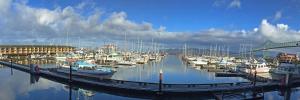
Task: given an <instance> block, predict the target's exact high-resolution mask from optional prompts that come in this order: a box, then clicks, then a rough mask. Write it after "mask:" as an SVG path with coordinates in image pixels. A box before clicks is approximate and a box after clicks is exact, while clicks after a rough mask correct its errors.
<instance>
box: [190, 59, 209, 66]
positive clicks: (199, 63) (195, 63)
mask: <svg viewBox="0 0 300 100" xmlns="http://www.w3.org/2000/svg"><path fill="white" fill-rule="evenodd" d="M189 63H190V64H191V65H192V66H204V65H207V64H208V62H207V60H206V59H204V58H201V57H200V58H196V60H193V61H189Z"/></svg>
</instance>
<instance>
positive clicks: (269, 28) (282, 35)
mask: <svg viewBox="0 0 300 100" xmlns="http://www.w3.org/2000/svg"><path fill="white" fill-rule="evenodd" d="M288 28H289V27H288V25H286V24H277V25H276V26H275V25H272V24H270V23H269V22H268V21H267V20H266V19H263V20H262V22H261V25H260V33H261V34H262V35H263V36H264V37H265V38H267V39H268V40H271V41H273V42H289V41H299V40H300V32H299V31H296V30H290V29H288Z"/></svg>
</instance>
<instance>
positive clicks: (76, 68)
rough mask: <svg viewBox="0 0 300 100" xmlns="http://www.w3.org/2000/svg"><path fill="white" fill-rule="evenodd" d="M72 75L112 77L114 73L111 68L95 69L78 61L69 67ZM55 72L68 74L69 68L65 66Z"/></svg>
mask: <svg viewBox="0 0 300 100" xmlns="http://www.w3.org/2000/svg"><path fill="white" fill-rule="evenodd" d="M71 67H72V68H71V69H72V73H73V74H75V75H76V74H77V75H80V74H90V75H112V74H113V73H114V72H115V71H114V70H112V69H111V68H106V67H99V66H98V67H97V65H96V64H91V63H88V62H86V61H84V60H78V61H76V62H75V63H74V64H73V65H71ZM57 72H62V73H69V72H70V67H69V66H65V67H62V68H59V69H57Z"/></svg>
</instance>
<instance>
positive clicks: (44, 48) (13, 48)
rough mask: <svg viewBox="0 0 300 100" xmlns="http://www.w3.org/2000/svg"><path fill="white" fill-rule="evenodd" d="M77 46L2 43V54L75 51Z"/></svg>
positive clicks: (0, 51) (0, 48)
mask: <svg viewBox="0 0 300 100" xmlns="http://www.w3.org/2000/svg"><path fill="white" fill-rule="evenodd" d="M74 50H75V47H72V46H63V45H0V54H1V55H32V54H50V55H53V54H56V53H65V52H70V51H74Z"/></svg>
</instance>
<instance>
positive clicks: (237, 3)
mask: <svg viewBox="0 0 300 100" xmlns="http://www.w3.org/2000/svg"><path fill="white" fill-rule="evenodd" d="M228 7H229V8H240V7H241V1H240V0H233V1H231V2H230V4H229V5H228Z"/></svg>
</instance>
